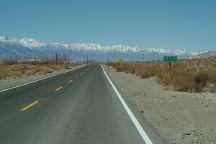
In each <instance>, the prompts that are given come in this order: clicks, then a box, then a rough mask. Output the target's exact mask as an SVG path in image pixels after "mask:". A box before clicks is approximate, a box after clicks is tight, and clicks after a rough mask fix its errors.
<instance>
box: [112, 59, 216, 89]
mask: <svg viewBox="0 0 216 144" xmlns="http://www.w3.org/2000/svg"><path fill="white" fill-rule="evenodd" d="M110 65H112V66H114V67H115V68H116V71H123V72H126V73H131V74H136V75H137V76H140V77H141V78H147V77H152V76H155V77H156V79H157V81H158V82H159V83H160V84H162V85H165V86H168V88H170V89H172V90H177V91H188V92H202V91H210V92H216V57H210V58H205V59H193V60H182V61H178V62H176V63H172V69H171V71H169V66H168V64H167V63H164V62H158V61H155V62H124V63H122V64H121V65H120V64H118V63H111V64H110Z"/></svg>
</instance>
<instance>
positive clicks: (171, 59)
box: [163, 56, 177, 73]
mask: <svg viewBox="0 0 216 144" xmlns="http://www.w3.org/2000/svg"><path fill="white" fill-rule="evenodd" d="M163 61H164V62H167V63H169V73H170V72H171V63H173V62H176V61H177V56H164V57H163Z"/></svg>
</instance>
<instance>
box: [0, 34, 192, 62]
mask: <svg viewBox="0 0 216 144" xmlns="http://www.w3.org/2000/svg"><path fill="white" fill-rule="evenodd" d="M56 53H57V54H59V55H64V56H66V57H68V58H69V59H71V60H74V61H78V60H84V59H86V56H87V54H88V57H89V59H94V60H107V59H110V60H117V59H119V58H121V59H123V60H137V61H138V60H143V59H144V60H153V59H154V60H158V59H162V57H163V56H167V55H176V56H178V57H180V58H185V57H188V56H191V55H193V52H189V51H187V50H168V49H161V48H142V47H132V46H127V45H111V46H107V45H100V44H92V43H70V44H64V43H45V42H41V41H38V40H35V39H32V38H23V39H16V38H13V37H8V36H3V37H0V59H3V58H9V57H12V58H15V57H17V56H18V57H28V58H33V57H54V56H55V54H56Z"/></svg>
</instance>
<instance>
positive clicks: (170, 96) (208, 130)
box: [103, 65, 216, 144]
mask: <svg viewBox="0 0 216 144" xmlns="http://www.w3.org/2000/svg"><path fill="white" fill-rule="evenodd" d="M103 67H104V68H105V70H106V72H107V73H108V75H109V77H110V78H111V79H112V81H113V82H114V83H115V84H116V85H117V87H118V88H119V89H120V91H121V92H122V94H123V95H124V96H125V97H126V98H127V100H128V101H129V102H130V103H131V104H132V105H133V106H134V107H135V108H136V109H137V110H138V111H140V113H141V115H142V117H143V119H145V120H147V121H148V122H149V123H150V124H151V125H152V126H153V127H154V129H155V131H156V132H158V134H159V135H160V137H161V138H162V139H164V141H165V142H166V143H168V144H187V143H190V144H216V94H215V93H187V92H176V91H171V90H167V89H166V88H165V87H163V86H162V85H160V84H158V83H157V82H156V79H155V78H154V77H151V78H145V79H141V78H140V77H138V76H136V75H132V74H126V73H124V72H116V71H115V69H113V68H110V70H109V71H108V69H107V66H105V65H103Z"/></svg>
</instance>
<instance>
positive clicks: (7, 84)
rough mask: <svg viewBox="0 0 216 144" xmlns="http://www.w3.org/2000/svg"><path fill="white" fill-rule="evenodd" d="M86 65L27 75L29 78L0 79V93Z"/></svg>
mask: <svg viewBox="0 0 216 144" xmlns="http://www.w3.org/2000/svg"><path fill="white" fill-rule="evenodd" d="M84 66H86V65H79V66H76V67H73V68H71V69H60V70H56V71H54V72H52V73H47V74H45V75H29V76H22V77H7V78H5V79H1V80H0V91H1V90H4V89H8V88H12V87H15V86H18V85H22V84H25V83H29V82H32V81H35V80H39V79H42V78H45V77H48V76H54V75H58V74H61V73H64V72H68V71H72V70H75V69H78V68H81V67H84Z"/></svg>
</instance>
